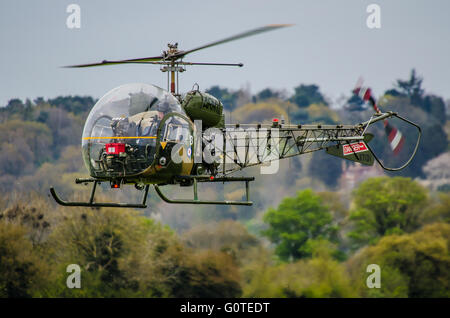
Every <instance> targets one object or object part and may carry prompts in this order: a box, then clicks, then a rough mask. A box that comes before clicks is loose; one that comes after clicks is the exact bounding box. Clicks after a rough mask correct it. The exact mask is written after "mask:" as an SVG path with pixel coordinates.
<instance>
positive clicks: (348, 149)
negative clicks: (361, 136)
mask: <svg viewBox="0 0 450 318" xmlns="http://www.w3.org/2000/svg"><path fill="white" fill-rule="evenodd" d="M367 150H369V149H367V146H366V144H365V143H364V141H361V142H355V143H352V144H349V145H343V147H342V152H343V154H344V156H348V155H351V154H353V153H358V152H363V151H367Z"/></svg>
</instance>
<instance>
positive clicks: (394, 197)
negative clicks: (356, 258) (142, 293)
mask: <svg viewBox="0 0 450 318" xmlns="http://www.w3.org/2000/svg"><path fill="white" fill-rule="evenodd" d="M427 203H428V197H427V191H426V190H425V189H424V188H423V187H422V186H420V185H419V184H418V183H417V182H415V181H413V180H411V179H409V178H403V177H395V178H389V177H378V178H371V179H368V180H366V181H364V182H363V183H361V185H360V186H359V187H358V188H357V189H356V190H355V191H354V193H353V205H354V208H353V211H352V212H351V214H350V220H351V221H352V224H353V230H352V231H351V232H350V233H349V237H350V238H351V239H352V241H353V248H355V249H356V248H359V247H361V246H363V245H365V244H369V243H374V242H376V241H377V240H378V239H379V238H380V237H382V236H384V235H389V234H393V233H395V234H402V233H404V232H412V231H414V230H416V229H418V228H419V227H420V226H421V213H422V212H423V210H424V208H425V207H426V205H427Z"/></svg>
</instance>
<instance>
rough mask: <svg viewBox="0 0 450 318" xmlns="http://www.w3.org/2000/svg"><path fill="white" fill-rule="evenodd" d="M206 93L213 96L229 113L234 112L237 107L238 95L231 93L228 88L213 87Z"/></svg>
mask: <svg viewBox="0 0 450 318" xmlns="http://www.w3.org/2000/svg"><path fill="white" fill-rule="evenodd" d="M206 93H208V94H211V95H212V96H214V97H215V98H217V99H218V100H220V101H221V102H222V104H223V107H224V109H225V110H227V111H232V110H234V109H235V108H236V106H237V100H238V97H239V94H238V93H235V92H230V91H229V90H228V89H227V88H221V87H220V86H217V85H215V86H212V87H210V88H209V89H207V90H206Z"/></svg>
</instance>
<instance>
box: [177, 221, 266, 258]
mask: <svg viewBox="0 0 450 318" xmlns="http://www.w3.org/2000/svg"><path fill="white" fill-rule="evenodd" d="M183 238H184V241H185V244H186V245H187V246H188V247H190V248H194V249H196V250H199V249H200V250H214V251H218V252H224V253H227V254H229V255H231V256H232V257H233V259H234V260H235V261H236V262H239V261H241V260H242V259H245V258H246V256H247V255H249V253H251V252H252V250H253V249H254V248H257V247H259V241H258V239H257V238H256V237H255V236H253V235H251V234H250V233H248V231H247V229H246V228H245V227H244V226H243V225H242V224H241V223H239V222H236V221H232V220H224V221H221V222H219V223H213V224H206V225H199V226H196V227H194V228H193V229H191V230H189V231H188V232H186V233H184V235H183Z"/></svg>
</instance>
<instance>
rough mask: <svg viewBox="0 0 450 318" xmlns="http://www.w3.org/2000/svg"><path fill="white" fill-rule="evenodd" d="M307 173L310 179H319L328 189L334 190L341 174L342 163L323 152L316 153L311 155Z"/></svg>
mask: <svg viewBox="0 0 450 318" xmlns="http://www.w3.org/2000/svg"><path fill="white" fill-rule="evenodd" d="M308 173H309V175H310V176H311V177H314V178H318V179H320V180H321V181H322V182H323V183H324V184H325V185H327V186H328V187H330V188H334V187H335V186H336V185H337V182H338V180H339V177H340V176H341V174H342V162H341V160H339V159H337V158H335V157H332V156H331V155H329V154H327V153H326V152H325V151H323V150H322V151H316V152H315V153H313V154H312V159H311V163H310V165H309V170H308Z"/></svg>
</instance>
